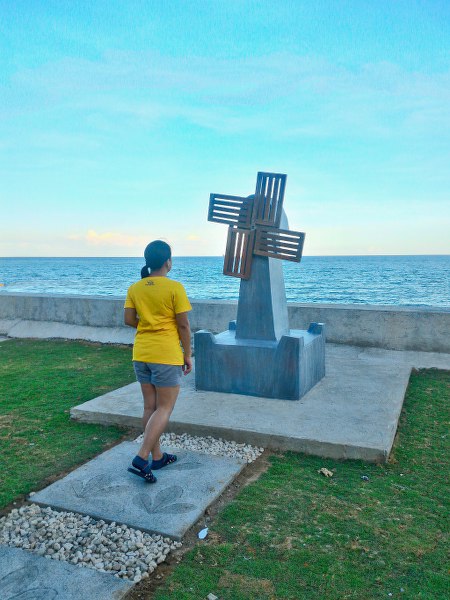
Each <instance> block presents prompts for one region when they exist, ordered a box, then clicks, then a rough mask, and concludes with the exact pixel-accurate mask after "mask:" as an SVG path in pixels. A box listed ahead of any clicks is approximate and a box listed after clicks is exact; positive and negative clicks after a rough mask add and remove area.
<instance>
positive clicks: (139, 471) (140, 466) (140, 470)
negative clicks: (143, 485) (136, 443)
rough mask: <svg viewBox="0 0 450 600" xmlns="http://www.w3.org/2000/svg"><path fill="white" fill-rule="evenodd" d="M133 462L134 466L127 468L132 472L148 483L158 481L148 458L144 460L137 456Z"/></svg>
mask: <svg viewBox="0 0 450 600" xmlns="http://www.w3.org/2000/svg"><path fill="white" fill-rule="evenodd" d="M131 464H132V467H128V469H127V470H128V471H129V472H130V473H133V474H134V475H137V476H138V477H142V479H145V481H146V482H147V483H156V481H157V479H156V477H155V476H154V475H153V473H152V467H151V465H150V464H149V462H148V460H144V459H143V458H141V457H140V456H135V457H134V458H133V462H132V463H131ZM133 467H134V468H133Z"/></svg>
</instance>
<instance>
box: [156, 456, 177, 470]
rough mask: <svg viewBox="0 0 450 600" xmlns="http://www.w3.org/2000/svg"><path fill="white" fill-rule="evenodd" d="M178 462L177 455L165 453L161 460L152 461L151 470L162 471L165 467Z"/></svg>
mask: <svg viewBox="0 0 450 600" xmlns="http://www.w3.org/2000/svg"><path fill="white" fill-rule="evenodd" d="M176 460H177V457H176V455H175V454H168V453H167V452H164V453H163V455H162V458H160V459H159V460H153V461H152V466H151V468H152V469H153V470H154V471H157V470H158V469H162V468H163V467H166V466H167V465H171V464H172V463H174V462H175V461H176Z"/></svg>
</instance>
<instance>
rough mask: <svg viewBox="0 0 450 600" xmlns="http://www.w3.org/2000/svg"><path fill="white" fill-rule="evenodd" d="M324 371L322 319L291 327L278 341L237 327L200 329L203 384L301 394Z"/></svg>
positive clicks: (233, 390)
mask: <svg viewBox="0 0 450 600" xmlns="http://www.w3.org/2000/svg"><path fill="white" fill-rule="evenodd" d="M324 375H325V336H324V332H323V325H322V324H321V323H311V325H310V326H309V329H308V331H305V330H291V331H290V333H289V335H283V336H282V337H281V339H280V340H279V341H265V340H242V339H236V332H235V331H234V330H233V329H232V324H230V330H229V331H224V332H222V333H219V334H218V335H214V334H212V333H211V332H209V331H205V330H201V331H197V333H196V334H195V385H196V388H197V389H198V390H208V391H213V392H226V393H230V394H245V395H247V396H264V397H266V398H278V399H280V400H299V399H300V398H301V397H302V396H304V395H305V394H306V392H308V391H309V390H310V389H311V388H312V387H313V386H314V385H315V384H316V383H317V382H318V381H320V380H321V379H322V377H323V376H324Z"/></svg>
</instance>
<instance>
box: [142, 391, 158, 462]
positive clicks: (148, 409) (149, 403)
mask: <svg viewBox="0 0 450 600" xmlns="http://www.w3.org/2000/svg"><path fill="white" fill-rule="evenodd" d="M141 390H142V397H143V399H144V414H143V415H142V429H143V431H145V428H146V427H147V423H148V421H149V419H150V417H151V416H152V414H153V413H154V412H155V410H156V388H155V386H154V385H153V384H152V383H141ZM154 451H155V453H156V456H159V455H160V454H161V448H160V447H159V443H157V444H156V445H155V446H154Z"/></svg>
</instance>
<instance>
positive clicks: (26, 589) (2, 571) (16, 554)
mask: <svg viewBox="0 0 450 600" xmlns="http://www.w3.org/2000/svg"><path fill="white" fill-rule="evenodd" d="M132 585H133V584H132V583H130V582H128V581H123V580H121V579H118V578H117V577H114V576H113V575H108V574H107V573H99V572H98V571H94V570H93V569H87V568H84V567H78V566H75V565H71V564H69V563H66V562H62V561H59V560H49V559H46V558H43V557H42V556H37V555H36V554H33V553H32V552H27V551H26V550H22V549H20V548H9V547H8V546H0V598H2V600H13V598H17V599H19V598H23V599H24V600H25V599H26V600H54V599H55V600H81V599H82V598H95V600H119V599H120V598H123V597H124V596H125V594H126V593H127V592H128V590H129V589H130V588H131V587H132Z"/></svg>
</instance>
